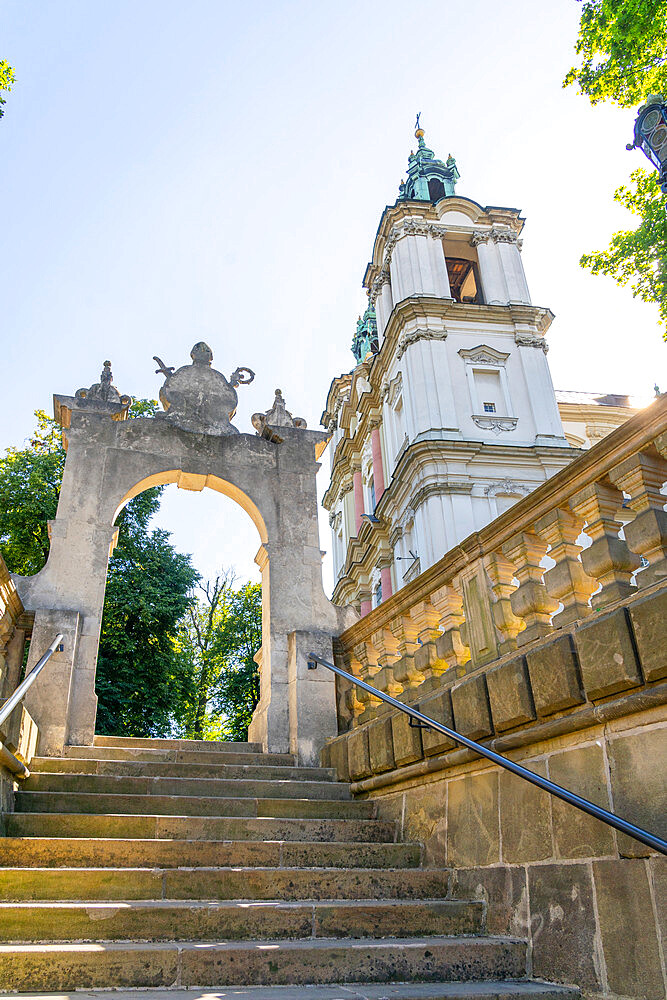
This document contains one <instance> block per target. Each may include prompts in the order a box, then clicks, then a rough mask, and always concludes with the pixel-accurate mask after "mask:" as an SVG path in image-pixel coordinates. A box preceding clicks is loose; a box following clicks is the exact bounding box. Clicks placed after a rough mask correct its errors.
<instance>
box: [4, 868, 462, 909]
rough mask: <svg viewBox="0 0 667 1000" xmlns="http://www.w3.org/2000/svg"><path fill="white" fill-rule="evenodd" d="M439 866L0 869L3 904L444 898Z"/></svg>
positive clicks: (445, 874)
mask: <svg viewBox="0 0 667 1000" xmlns="http://www.w3.org/2000/svg"><path fill="white" fill-rule="evenodd" d="M448 885H449V873H448V872H447V871H446V870H443V869H437V868H412V869H407V870H401V869H399V870H397V869H391V868H389V869H387V868H378V869H371V868H351V869H340V868H243V867H238V866H234V867H230V868H222V867H216V868H201V867H200V868H165V869H161V868H0V900H4V901H5V902H14V901H19V902H20V901H27V900H53V901H55V900H58V901H63V900H69V901H72V902H77V901H79V900H83V899H90V900H98V901H108V900H119V901H121V902H122V901H124V900H130V899H192V900H279V901H283V902H285V901H289V900H293V901H303V900H315V899H370V900H377V899H412V900H423V899H444V898H445V897H446V896H447V890H448Z"/></svg>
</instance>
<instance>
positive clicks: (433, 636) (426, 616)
mask: <svg viewBox="0 0 667 1000" xmlns="http://www.w3.org/2000/svg"><path fill="white" fill-rule="evenodd" d="M410 617H411V618H412V620H413V621H414V623H415V625H416V626H417V638H418V639H419V642H420V646H419V648H418V649H417V650H416V652H415V667H416V668H417V670H418V671H419V672H420V674H421V675H422V677H423V678H424V680H423V682H422V685H421V687H422V692H423V693H425V692H426V691H430V690H431V689H432V688H434V687H435V686H436V685H437V683H438V678H439V677H440V676H441V674H444V672H445V670H447V667H448V663H447V661H446V660H444V659H443V658H442V657H441V656H439V655H438V647H437V641H438V639H439V638H440V633H441V628H440V612H439V610H438V609H437V608H436V607H435V605H434V604H432V603H431V601H430V600H429V599H427V600H425V601H418V603H417V604H415V605H413V606H412V608H410Z"/></svg>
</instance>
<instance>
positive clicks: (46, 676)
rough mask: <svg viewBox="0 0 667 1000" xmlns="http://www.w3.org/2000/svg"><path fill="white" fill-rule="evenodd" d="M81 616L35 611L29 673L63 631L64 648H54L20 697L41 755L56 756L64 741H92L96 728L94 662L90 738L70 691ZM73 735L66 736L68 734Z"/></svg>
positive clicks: (64, 612)
mask: <svg viewBox="0 0 667 1000" xmlns="http://www.w3.org/2000/svg"><path fill="white" fill-rule="evenodd" d="M82 624H83V618H82V616H81V615H80V614H79V612H78V611H64V610H54V611H46V610H39V611H37V612H36V613H35V624H34V626H33V630H32V639H31V640H30V652H29V654H28V664H27V668H26V669H27V671H28V673H29V672H30V671H31V670H32V668H33V667H34V666H35V664H36V663H37V661H38V660H39V659H41V657H42V656H43V655H44V653H45V652H46V650H47V649H48V648H49V646H50V645H51V643H52V642H53V640H54V638H55V637H56V635H57V634H58V632H62V634H63V642H62V645H63V647H64V648H63V650H62V652H61V651H59V650H56V652H55V653H54V654H53V656H52V657H51V659H50V660H49V662H48V663H47V665H46V666H45V667H44V669H43V670H42V672H41V674H40V675H39V677H38V679H37V681H36V682H35V683H34V684H33V685H32V687H31V688H30V689H29V691H28V692H27V693H26V696H25V698H24V700H23V704H24V706H25V709H26V711H27V712H28V713H29V714H30V715H31V716H32V718H33V719H34V720H35V722H36V723H37V725H38V726H39V753H40V754H41V755H42V756H46V757H48V756H56V755H58V754H60V753H62V749H63V747H64V746H65V744H67V743H68V742H69V743H75V742H78V741H79V740H81V742H84V743H92V736H93V733H94V731H95V710H96V709H97V698H96V696H95V687H94V682H95V664H94V663H93V665H92V670H93V676H92V685H93V686H92V698H93V699H94V706H93V713H92V719H90V722H91V723H92V733H91V734H90V739H82V735H87V733H86V734H82V732H81V728H82V725H87V724H88V717H87V716H88V713H87V714H86V717H85V721H84V720H82V719H81V718H80V717H78V716H76V714H75V709H74V704H73V701H74V699H73V695H74V671H75V664H76V662H77V655H78V652H79V642H80V638H81V627H82ZM77 708H78V710H79V712H81V709H82V704H81V699H79V704H78V706H77ZM71 734H72V735H73V736H74V738H73V739H69V737H70V735H71Z"/></svg>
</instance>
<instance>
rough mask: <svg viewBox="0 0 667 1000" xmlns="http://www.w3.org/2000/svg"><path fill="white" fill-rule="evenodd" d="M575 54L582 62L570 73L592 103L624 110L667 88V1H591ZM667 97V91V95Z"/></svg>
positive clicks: (571, 81)
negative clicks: (602, 103) (608, 104)
mask: <svg viewBox="0 0 667 1000" xmlns="http://www.w3.org/2000/svg"><path fill="white" fill-rule="evenodd" d="M575 52H576V53H577V55H578V56H580V59H581V61H580V65H578V66H573V67H572V69H571V70H570V71H569V73H568V74H567V76H566V77H565V86H568V85H569V84H576V85H577V86H578V87H579V90H580V91H581V93H582V94H585V95H586V96H587V97H588V98H589V99H590V101H591V103H592V104H597V103H598V101H613V102H614V103H615V104H618V105H620V107H622V108H629V107H632V106H633V105H635V104H639V103H640V102H641V100H642V98H644V97H645V96H646V95H647V94H652V93H658V94H659V93H663V92H665V91H667V3H665V0H586V2H584V3H583V4H582V11H581V21H580V24H579V37H578V39H577V43H576V45H575ZM665 96H667V94H665Z"/></svg>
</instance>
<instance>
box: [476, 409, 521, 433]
mask: <svg viewBox="0 0 667 1000" xmlns="http://www.w3.org/2000/svg"><path fill="white" fill-rule="evenodd" d="M518 420H519V418H518V417H499V416H492V415H491V414H490V413H488V414H487V413H473V416H472V421H473V423H474V424H476V425H477V426H478V427H481V428H482V430H487V431H493V433H494V434H502V433H503V431H513V430H514V429H515V427H516V425H517V422H518Z"/></svg>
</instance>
